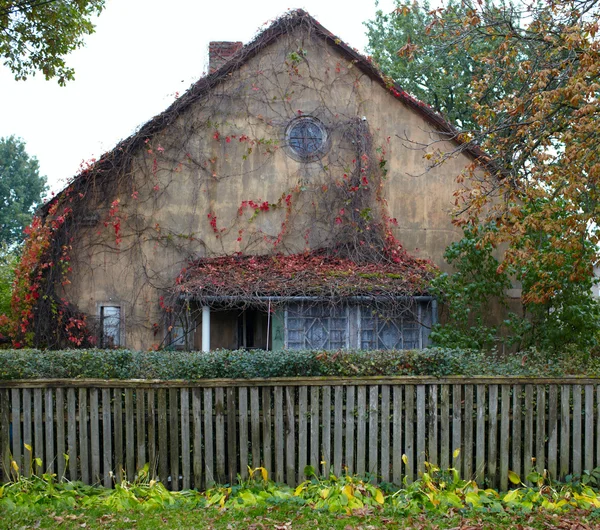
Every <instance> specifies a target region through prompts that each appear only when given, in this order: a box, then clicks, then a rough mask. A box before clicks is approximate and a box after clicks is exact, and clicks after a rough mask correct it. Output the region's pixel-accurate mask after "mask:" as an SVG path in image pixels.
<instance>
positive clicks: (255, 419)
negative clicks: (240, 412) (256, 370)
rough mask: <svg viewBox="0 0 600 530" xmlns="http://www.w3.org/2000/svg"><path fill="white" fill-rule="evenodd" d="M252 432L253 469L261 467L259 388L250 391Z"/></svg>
mask: <svg viewBox="0 0 600 530" xmlns="http://www.w3.org/2000/svg"><path fill="white" fill-rule="evenodd" d="M250 431H251V433H252V434H251V438H252V467H253V468H257V467H260V466H261V460H260V406H259V401H258V388H251V389H250Z"/></svg>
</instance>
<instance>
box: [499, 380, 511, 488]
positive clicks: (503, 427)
mask: <svg viewBox="0 0 600 530" xmlns="http://www.w3.org/2000/svg"><path fill="white" fill-rule="evenodd" d="M500 389H501V402H502V403H501V407H502V409H501V412H500V489H501V490H502V491H506V490H507V489H508V460H509V458H508V457H509V454H508V445H509V443H508V442H509V436H508V435H507V433H509V432H510V429H509V423H510V386H508V385H502V386H501V387H500Z"/></svg>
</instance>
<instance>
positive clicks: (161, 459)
mask: <svg viewBox="0 0 600 530" xmlns="http://www.w3.org/2000/svg"><path fill="white" fill-rule="evenodd" d="M156 398H157V411H158V416H157V420H158V478H159V479H160V480H161V481H162V483H163V484H165V485H167V484H168V478H169V460H168V459H169V442H168V434H167V433H168V429H169V426H168V423H167V421H168V420H167V389H166V388H159V389H158V392H157V395H156ZM125 409H126V411H127V393H125Z"/></svg>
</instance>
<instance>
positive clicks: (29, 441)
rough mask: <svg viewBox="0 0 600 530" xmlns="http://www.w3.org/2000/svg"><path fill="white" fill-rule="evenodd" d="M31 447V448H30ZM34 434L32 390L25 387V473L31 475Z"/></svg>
mask: <svg viewBox="0 0 600 530" xmlns="http://www.w3.org/2000/svg"><path fill="white" fill-rule="evenodd" d="M28 447H29V448H28ZM32 449H33V434H32V429H31V390H30V389H29V388H24V389H23V455H24V458H23V466H24V469H23V474H24V475H25V476H26V477H30V476H31V472H32V471H33V468H32V462H33V458H32V457H33V452H32Z"/></svg>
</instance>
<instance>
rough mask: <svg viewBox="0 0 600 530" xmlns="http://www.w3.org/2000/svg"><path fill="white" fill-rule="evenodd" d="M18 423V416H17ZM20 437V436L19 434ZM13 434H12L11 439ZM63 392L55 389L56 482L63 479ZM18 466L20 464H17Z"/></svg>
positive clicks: (18, 424) (61, 389)
mask: <svg viewBox="0 0 600 530" xmlns="http://www.w3.org/2000/svg"><path fill="white" fill-rule="evenodd" d="M19 422H20V416H19ZM19 422H18V423H17V425H16V427H18V429H17V430H20V423H19ZM19 436H20V434H19ZM14 437H15V433H13V439H14ZM66 452H67V451H66V443H65V391H64V388H57V389H56V459H57V474H58V480H64V479H65V465H66V462H65V453H66ZM19 465H20V464H19Z"/></svg>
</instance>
